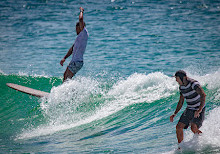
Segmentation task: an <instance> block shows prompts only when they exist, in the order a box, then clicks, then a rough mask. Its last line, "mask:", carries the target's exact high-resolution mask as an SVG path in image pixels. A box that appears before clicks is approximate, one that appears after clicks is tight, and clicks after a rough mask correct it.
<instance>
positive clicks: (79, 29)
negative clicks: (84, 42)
mask: <svg viewBox="0 0 220 154" xmlns="http://www.w3.org/2000/svg"><path fill="white" fill-rule="evenodd" d="M83 23H84V27H85V26H86V23H85V22H83ZM82 30H83V28H82V29H81V28H80V24H79V22H77V23H76V34H77V35H79V33H80V32H81V31H82Z"/></svg>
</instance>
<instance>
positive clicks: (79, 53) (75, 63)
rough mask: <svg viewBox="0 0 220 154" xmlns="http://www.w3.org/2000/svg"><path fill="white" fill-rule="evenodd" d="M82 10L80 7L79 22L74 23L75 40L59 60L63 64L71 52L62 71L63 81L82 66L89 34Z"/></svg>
mask: <svg viewBox="0 0 220 154" xmlns="http://www.w3.org/2000/svg"><path fill="white" fill-rule="evenodd" d="M83 12H84V9H83V8H82V7H80V14H79V22H77V23H76V33H77V37H76V40H75V42H74V44H73V45H72V47H71V48H70V49H69V51H68V52H67V54H66V55H65V57H64V58H63V59H62V60H61V61H60V65H61V66H63V63H64V62H65V60H66V58H68V57H69V56H70V55H71V54H73V56H72V60H71V61H70V63H69V65H68V66H67V68H66V71H65V72H64V75H63V76H64V78H63V82H64V81H65V80H66V79H68V78H69V79H71V78H72V77H73V76H74V75H75V74H76V73H77V72H78V71H79V70H80V69H81V68H82V66H83V54H84V53H85V50H86V45H87V40H88V36H89V34H88V31H87V29H86V27H85V22H84V21H83Z"/></svg>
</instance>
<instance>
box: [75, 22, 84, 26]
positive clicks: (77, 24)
mask: <svg viewBox="0 0 220 154" xmlns="http://www.w3.org/2000/svg"><path fill="white" fill-rule="evenodd" d="M83 23H84V26H85V27H86V23H85V22H84V21H83ZM78 26H79V22H77V23H76V27H78Z"/></svg>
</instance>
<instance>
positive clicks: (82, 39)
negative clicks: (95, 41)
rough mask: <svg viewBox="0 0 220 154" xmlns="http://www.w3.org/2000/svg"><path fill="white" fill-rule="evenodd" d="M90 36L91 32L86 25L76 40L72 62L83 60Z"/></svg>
mask: <svg viewBox="0 0 220 154" xmlns="http://www.w3.org/2000/svg"><path fill="white" fill-rule="evenodd" d="M88 37H89V33H88V31H87V29H86V27H84V29H83V30H82V31H81V32H80V33H79V35H78V36H77V37H76V40H75V42H74V47H73V57H72V60H71V62H78V61H83V54H84V53H85V50H86V45H87V40H88Z"/></svg>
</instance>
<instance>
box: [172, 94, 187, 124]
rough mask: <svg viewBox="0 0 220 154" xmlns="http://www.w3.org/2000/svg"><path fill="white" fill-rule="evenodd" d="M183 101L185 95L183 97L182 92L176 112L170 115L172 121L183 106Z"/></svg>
mask: <svg viewBox="0 0 220 154" xmlns="http://www.w3.org/2000/svg"><path fill="white" fill-rule="evenodd" d="M183 102H184V97H183V95H182V94H180V99H179V102H178V104H177V107H176V110H175V112H174V114H173V115H171V116H170V122H173V119H174V117H175V116H176V114H177V113H178V112H179V110H180V109H181V108H182V106H183Z"/></svg>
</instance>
